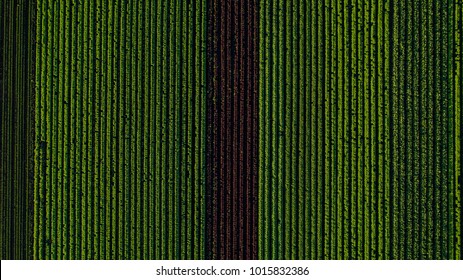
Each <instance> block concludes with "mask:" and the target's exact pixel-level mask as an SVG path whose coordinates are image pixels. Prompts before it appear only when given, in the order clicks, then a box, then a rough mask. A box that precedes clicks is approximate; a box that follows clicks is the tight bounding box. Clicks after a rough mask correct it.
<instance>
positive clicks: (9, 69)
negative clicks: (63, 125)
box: [0, 0, 36, 259]
mask: <svg viewBox="0 0 463 280" xmlns="http://www.w3.org/2000/svg"><path fill="white" fill-rule="evenodd" d="M35 11H36V1H20V0H14V1H0V21H1V22H0V91H1V93H0V147H1V148H0V190H1V191H0V203H1V204H0V217H1V229H0V240H1V241H2V242H1V245H0V246H1V248H0V249H1V250H0V259H30V258H32V250H33V247H32V240H33V237H32V236H33V169H34V168H33V166H34V165H33V160H34V159H33V151H34V129H33V128H34V109H33V108H34V103H35V102H34V84H35V78H34V77H35V75H34V70H35V64H34V62H35V57H34V56H35V55H34V54H35Z"/></svg>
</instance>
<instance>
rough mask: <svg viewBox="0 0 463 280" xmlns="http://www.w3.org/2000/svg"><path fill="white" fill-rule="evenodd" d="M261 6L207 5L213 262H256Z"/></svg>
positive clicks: (208, 241)
mask: <svg viewBox="0 0 463 280" xmlns="http://www.w3.org/2000/svg"><path fill="white" fill-rule="evenodd" d="M257 6H258V2H257V0H251V1H245V0H238V1H231V0H226V1H219V0H211V1H209V2H208V20H207V24H208V27H207V33H208V36H207V38H208V42H207V57H208V60H207V89H208V93H207V104H206V106H207V118H206V122H207V163H206V165H207V175H206V176H207V191H206V203H207V205H206V210H207V216H206V220H207V236H206V252H207V253H206V256H207V258H209V259H256V258H257V94H258V93H257V83H258V80H257V79H258V76H257V72H258V64H257V58H258V53H257V44H258V38H257V25H258V21H257V13H258V9H257Z"/></svg>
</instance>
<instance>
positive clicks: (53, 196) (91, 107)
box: [33, 0, 205, 259]
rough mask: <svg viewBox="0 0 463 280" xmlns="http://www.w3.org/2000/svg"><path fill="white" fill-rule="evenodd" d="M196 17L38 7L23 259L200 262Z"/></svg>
mask: <svg viewBox="0 0 463 280" xmlns="http://www.w3.org/2000/svg"><path fill="white" fill-rule="evenodd" d="M204 13H205V1H192V2H190V3H188V2H186V1H182V2H181V4H177V3H176V2H175V1H104V0H101V1H98V0H95V1H45V0H44V1H42V0H39V1H38V2H37V39H38V41H37V63H36V89H37V92H36V101H35V102H36V113H35V124H36V126H35V131H36V135H35V141H36V149H35V159H34V161H35V163H36V165H35V171H34V174H35V176H36V179H35V180H34V191H35V193H34V196H35V200H34V211H35V215H34V218H35V220H34V246H33V247H34V253H33V256H34V258H36V259H62V258H64V259H81V258H83V259H119V258H123V259H127V258H129V259H131V258H133V259H141V258H143V259H147V258H148V259H149V258H162V259H177V258H180V259H184V258H195V259H199V258H203V257H204V252H203V251H202V250H201V249H200V248H202V246H203V243H204V234H203V231H204V224H203V223H202V217H203V216H204V183H205V174H204V170H203V166H204V160H205V159H204V155H205V153H204V148H203V146H204V145H205V134H204V133H205V127H204V125H202V123H203V121H204V118H205V109H204V108H205V94H204V92H205V73H204V70H203V71H202V70H201V69H204V68H205V63H204V61H205V59H204V56H205V46H204V44H205V19H204V17H203V16H202V15H203V14H204Z"/></svg>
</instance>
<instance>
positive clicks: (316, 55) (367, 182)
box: [259, 0, 462, 259]
mask: <svg viewBox="0 0 463 280" xmlns="http://www.w3.org/2000/svg"><path fill="white" fill-rule="evenodd" d="M259 8H260V9H259V17H260V22H259V24H260V25H259V30H260V35H259V36H260V45H259V63H260V69H259V71H260V73H259V120H260V122H259V202H260V204H259V257H260V258H264V259H274V258H275V259H294V258H297V259H307V258H309V259H436V258H437V259H448V258H450V259H453V258H461V253H462V252H461V250H462V247H461V219H462V218H461V178H460V179H459V176H460V174H461V146H460V145H461V78H462V74H461V73H462V72H461V64H460V60H461V31H462V28H461V17H462V10H461V3H455V2H454V1H382V0H377V1H360V0H357V1H356V0H350V1H334V0H332V1H289V2H288V1H283V0H280V1H266V0H262V1H260V6H259ZM459 180H460V182H459Z"/></svg>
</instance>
